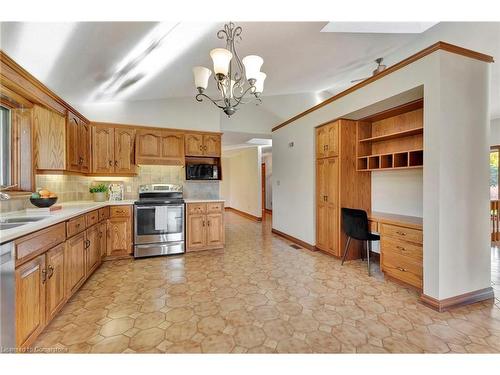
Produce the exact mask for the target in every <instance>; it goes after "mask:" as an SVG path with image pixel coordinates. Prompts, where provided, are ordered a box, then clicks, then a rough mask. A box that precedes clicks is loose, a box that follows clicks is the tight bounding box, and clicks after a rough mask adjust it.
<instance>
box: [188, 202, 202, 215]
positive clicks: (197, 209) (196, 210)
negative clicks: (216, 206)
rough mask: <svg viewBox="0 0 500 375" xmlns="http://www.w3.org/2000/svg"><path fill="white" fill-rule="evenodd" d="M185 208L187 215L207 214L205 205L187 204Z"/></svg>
mask: <svg viewBox="0 0 500 375" xmlns="http://www.w3.org/2000/svg"><path fill="white" fill-rule="evenodd" d="M187 207H188V213H189V214H205V213H206V212H207V204H206V203H189V204H188V205H187Z"/></svg>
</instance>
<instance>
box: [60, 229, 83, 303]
mask: <svg viewBox="0 0 500 375" xmlns="http://www.w3.org/2000/svg"><path fill="white" fill-rule="evenodd" d="M85 247H86V246H85V232H81V233H79V234H77V235H76V236H74V237H71V238H69V239H68V240H66V248H65V249H64V276H65V289H66V297H67V298H69V297H70V296H71V295H72V294H73V293H74V292H75V291H76V290H77V289H78V288H79V287H80V286H81V285H82V284H83V282H84V281H85V276H86V272H85V271H86V267H85V261H86V249H85Z"/></svg>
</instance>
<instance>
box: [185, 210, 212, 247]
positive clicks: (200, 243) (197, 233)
mask: <svg viewBox="0 0 500 375" xmlns="http://www.w3.org/2000/svg"><path fill="white" fill-rule="evenodd" d="M206 217H207V215H196V214H195V215H188V222H187V230H188V232H187V242H188V243H187V247H188V250H196V249H201V248H204V247H206V245H207V241H206V238H207V232H206V227H205V220H206Z"/></svg>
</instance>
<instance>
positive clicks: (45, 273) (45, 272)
mask: <svg viewBox="0 0 500 375" xmlns="http://www.w3.org/2000/svg"><path fill="white" fill-rule="evenodd" d="M46 281H47V270H46V269H45V268H44V269H43V270H42V284H45V282H46Z"/></svg>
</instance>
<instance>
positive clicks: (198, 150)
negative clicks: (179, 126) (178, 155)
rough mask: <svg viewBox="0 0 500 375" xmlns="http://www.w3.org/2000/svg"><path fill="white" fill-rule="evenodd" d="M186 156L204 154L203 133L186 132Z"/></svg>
mask: <svg viewBox="0 0 500 375" xmlns="http://www.w3.org/2000/svg"><path fill="white" fill-rule="evenodd" d="M184 144H185V146H186V148H185V152H186V156H203V155H204V153H203V135H202V134H186V135H185V142H184Z"/></svg>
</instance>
